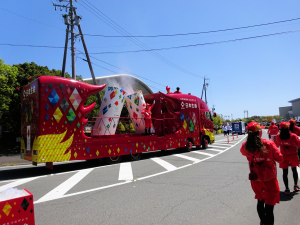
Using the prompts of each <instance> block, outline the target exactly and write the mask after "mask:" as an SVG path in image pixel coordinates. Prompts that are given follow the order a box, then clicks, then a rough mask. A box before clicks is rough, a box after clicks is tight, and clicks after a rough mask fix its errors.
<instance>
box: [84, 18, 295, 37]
mask: <svg viewBox="0 0 300 225" xmlns="http://www.w3.org/2000/svg"><path fill="white" fill-rule="evenodd" d="M295 20H300V18H294V19H289V20H281V21H276V22H270V23H262V24H256V25H250V26H243V27H235V28H226V29H221V30H211V31H199V32H191V33H179V34H158V35H131V36H117V35H102V34H84V35H86V36H96V37H105V38H124V37H139V38H156V37H175V36H186V35H198V34H209V33H217V32H224V31H232V30H240V29H247V28H252V27H260V26H267V25H272V24H277V23H286V22H291V21H295Z"/></svg>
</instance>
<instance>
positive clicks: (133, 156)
mask: <svg viewBox="0 0 300 225" xmlns="http://www.w3.org/2000/svg"><path fill="white" fill-rule="evenodd" d="M128 156H129V159H130V160H131V161H138V160H140V159H141V158H142V153H136V154H130V155H128Z"/></svg>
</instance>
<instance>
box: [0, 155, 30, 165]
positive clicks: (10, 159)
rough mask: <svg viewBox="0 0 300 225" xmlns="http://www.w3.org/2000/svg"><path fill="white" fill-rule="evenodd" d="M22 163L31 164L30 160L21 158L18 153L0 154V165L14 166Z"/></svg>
mask: <svg viewBox="0 0 300 225" xmlns="http://www.w3.org/2000/svg"><path fill="white" fill-rule="evenodd" d="M22 164H31V162H30V161H28V160H24V159H21V158H20V154H16V155H8V156H6V155H1V156H0V166H16V165H22Z"/></svg>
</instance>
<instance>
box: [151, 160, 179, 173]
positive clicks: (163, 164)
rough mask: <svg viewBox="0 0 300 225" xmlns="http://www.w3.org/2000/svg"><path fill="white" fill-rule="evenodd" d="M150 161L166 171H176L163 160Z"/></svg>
mask: <svg viewBox="0 0 300 225" xmlns="http://www.w3.org/2000/svg"><path fill="white" fill-rule="evenodd" d="M151 160H152V161H154V162H156V163H157V164H159V165H161V166H162V167H163V168H165V169H166V170H168V171H173V170H176V169H177V168H176V167H175V166H173V165H172V164H170V163H168V162H166V161H165V160H162V159H160V158H151Z"/></svg>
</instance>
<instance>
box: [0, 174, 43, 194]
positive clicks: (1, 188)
mask: <svg viewBox="0 0 300 225" xmlns="http://www.w3.org/2000/svg"><path fill="white" fill-rule="evenodd" d="M37 178H38V177H30V178H24V179H20V180H17V181H15V182H12V183H9V184H5V185H3V186H1V187H0V192H1V191H4V190H6V189H8V188H13V187H16V186H19V185H21V184H25V183H27V182H30V181H32V180H35V179H37Z"/></svg>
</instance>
